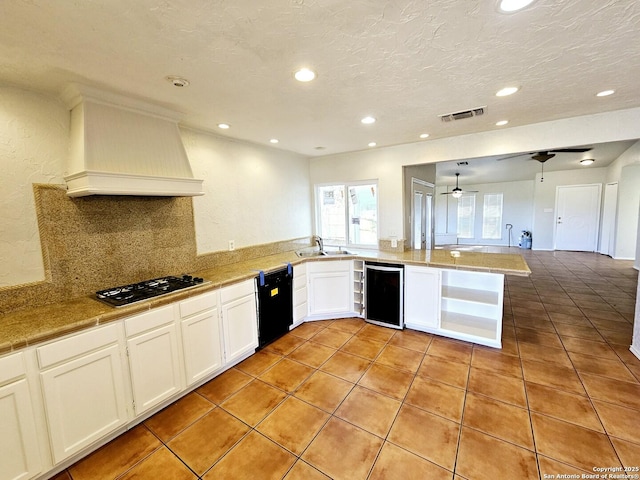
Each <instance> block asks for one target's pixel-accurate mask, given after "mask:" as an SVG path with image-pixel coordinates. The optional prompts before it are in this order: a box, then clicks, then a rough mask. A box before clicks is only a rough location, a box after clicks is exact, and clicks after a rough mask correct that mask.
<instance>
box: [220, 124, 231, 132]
mask: <svg viewBox="0 0 640 480" xmlns="http://www.w3.org/2000/svg"><path fill="white" fill-rule="evenodd" d="M229 126H230V125H229V124H228V123H219V124H218V128H221V129H223V130H226V129H228V128H229Z"/></svg>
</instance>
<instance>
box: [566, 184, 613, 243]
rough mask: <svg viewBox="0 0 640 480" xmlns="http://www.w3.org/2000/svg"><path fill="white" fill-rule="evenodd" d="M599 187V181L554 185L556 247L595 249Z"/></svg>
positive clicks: (598, 213) (598, 215)
mask: <svg viewBox="0 0 640 480" xmlns="http://www.w3.org/2000/svg"><path fill="white" fill-rule="evenodd" d="M601 187H602V186H601V185H600V184H594V185H568V186H560V187H557V190H556V241H555V249H556V250H572V251H580V252H595V251H596V250H597V247H598V226H599V225H598V224H599V218H600V191H601Z"/></svg>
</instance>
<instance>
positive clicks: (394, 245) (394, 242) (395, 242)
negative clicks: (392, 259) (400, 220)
mask: <svg viewBox="0 0 640 480" xmlns="http://www.w3.org/2000/svg"><path fill="white" fill-rule="evenodd" d="M391 248H398V239H397V238H392V239H391Z"/></svg>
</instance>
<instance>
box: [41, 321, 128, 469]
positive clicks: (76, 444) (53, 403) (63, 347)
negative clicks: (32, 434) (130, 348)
mask: <svg viewBox="0 0 640 480" xmlns="http://www.w3.org/2000/svg"><path fill="white" fill-rule="evenodd" d="M119 339H120V336H119V326H118V325H112V326H108V327H102V328H98V329H96V330H92V331H89V332H86V333H82V334H78V335H75V336H73V337H69V338H66V339H64V340H60V341H57V342H54V343H51V344H48V345H45V346H43V347H40V348H37V349H36V351H37V354H38V362H39V364H40V368H41V372H40V379H41V383H42V392H43V396H44V405H45V410H46V416H47V422H48V425H49V436H50V440H51V449H52V453H53V460H54V463H59V462H61V461H62V460H64V459H65V458H67V457H69V456H71V455H73V454H74V453H77V452H79V451H80V450H82V449H83V448H85V447H87V446H88V445H90V444H91V443H93V442H95V441H96V440H98V439H100V438H102V437H103V436H105V435H107V434H108V433H110V432H112V431H113V430H115V429H117V428H118V427H120V426H123V425H125V424H126V423H127V421H128V418H127V408H126V398H127V397H126V390H125V383H124V375H123V370H122V359H121V356H120V354H121V346H120V343H119Z"/></svg>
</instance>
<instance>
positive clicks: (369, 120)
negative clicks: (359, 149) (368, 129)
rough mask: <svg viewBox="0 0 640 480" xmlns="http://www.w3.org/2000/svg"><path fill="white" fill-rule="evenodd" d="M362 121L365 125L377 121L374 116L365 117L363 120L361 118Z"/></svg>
mask: <svg viewBox="0 0 640 480" xmlns="http://www.w3.org/2000/svg"><path fill="white" fill-rule="evenodd" d="M360 121H361V122H362V123H364V124H365V125H371V124H372V123H376V119H375V118H373V117H364V118H363V119H362V120H360Z"/></svg>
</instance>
